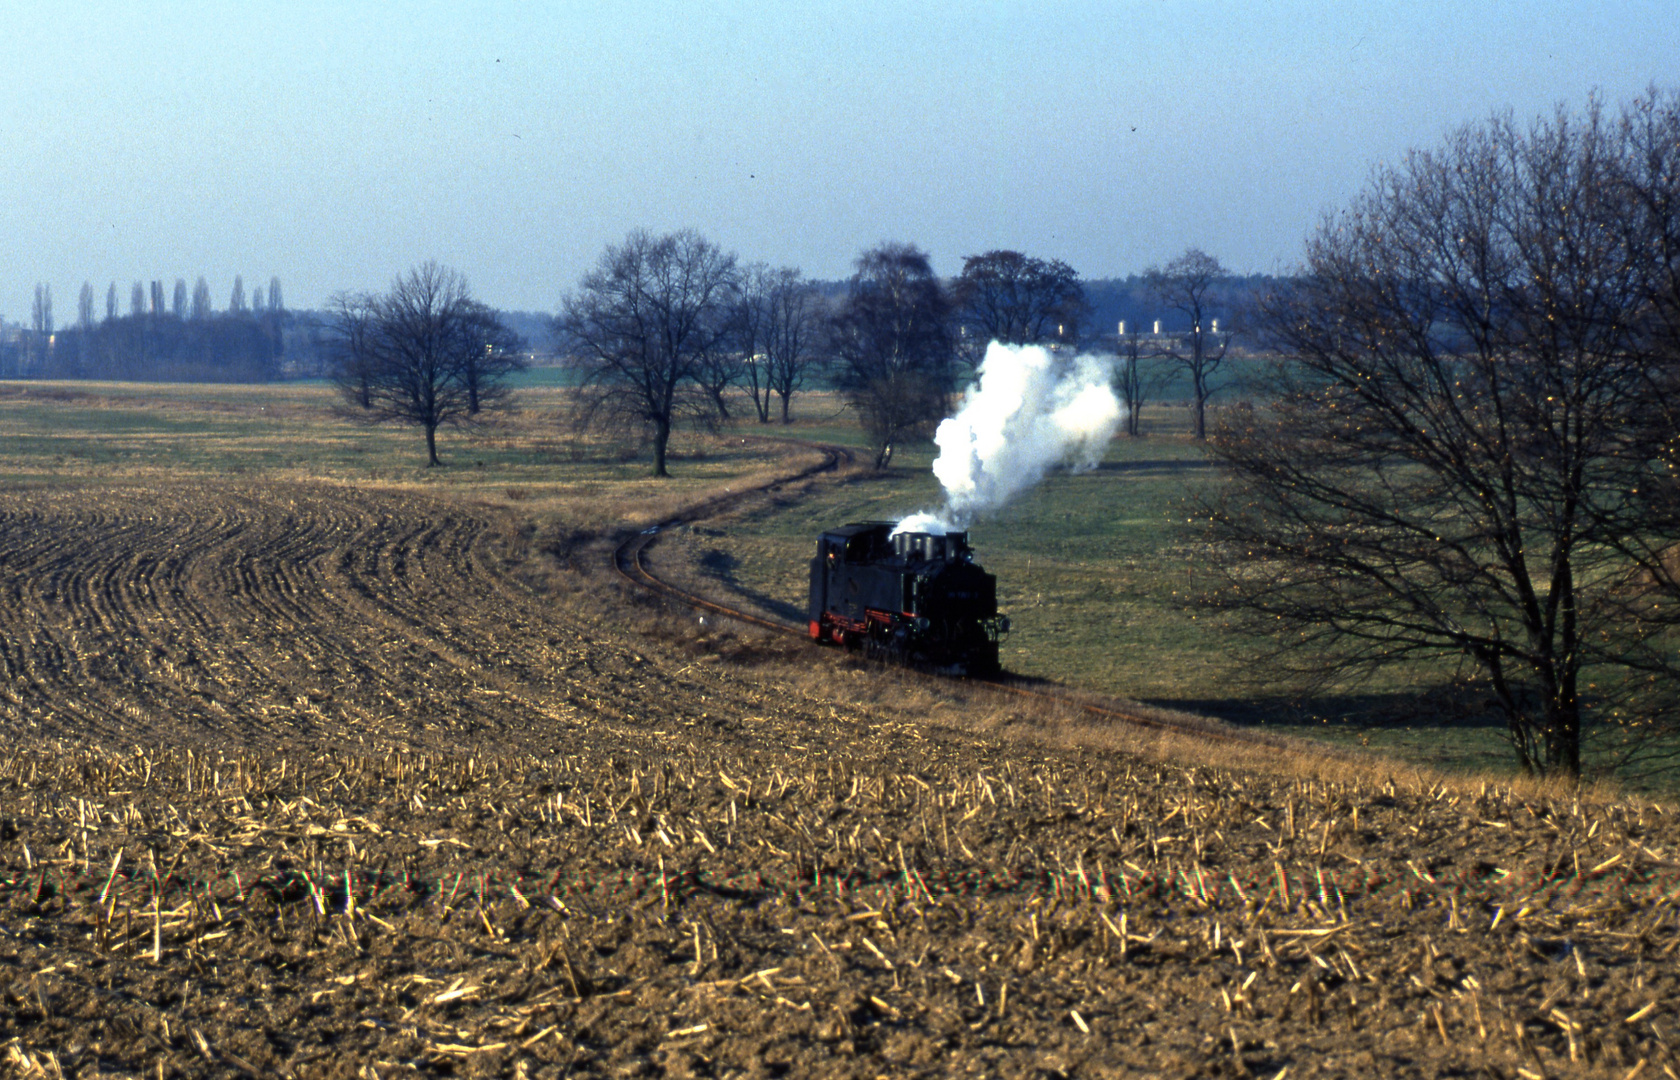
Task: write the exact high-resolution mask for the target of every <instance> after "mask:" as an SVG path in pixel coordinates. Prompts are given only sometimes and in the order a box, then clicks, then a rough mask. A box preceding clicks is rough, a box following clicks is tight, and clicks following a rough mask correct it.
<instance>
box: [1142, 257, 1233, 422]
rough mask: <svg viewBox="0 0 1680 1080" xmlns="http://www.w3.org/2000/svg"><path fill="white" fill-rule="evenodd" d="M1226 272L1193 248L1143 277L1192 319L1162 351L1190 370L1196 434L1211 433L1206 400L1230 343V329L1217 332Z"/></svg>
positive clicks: (1163, 298)
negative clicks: (1218, 294)
mask: <svg viewBox="0 0 1680 1080" xmlns="http://www.w3.org/2000/svg"><path fill="white" fill-rule="evenodd" d="M1224 276H1225V268H1224V267H1223V266H1220V265H1219V260H1218V259H1216V258H1214V257H1213V256H1212V255H1209V254H1207V253H1206V252H1204V251H1202V250H1200V249H1199V248H1190V249H1189V250H1187V251H1186V252H1185V253H1184V254H1182V255H1180V256H1179V257H1178V258H1176V259H1173V260H1172V261H1171V262H1169V263H1167V264H1166V265H1165V266H1152V267H1150V268H1149V269H1148V270H1147V271H1145V272H1144V281H1145V282H1146V283H1147V284H1148V286H1149V291H1150V292H1151V293H1152V294H1154V296H1155V298H1156V299H1157V300H1159V301H1161V302H1162V303H1164V304H1166V305H1167V306H1168V307H1170V308H1172V309H1173V310H1175V311H1178V312H1180V313H1182V314H1184V315H1185V316H1187V317H1188V318H1189V320H1190V330H1189V332H1188V333H1186V334H1185V335H1184V336H1183V337H1182V339H1181V341H1180V343H1179V344H1175V345H1172V346H1169V347H1168V348H1167V350H1166V351H1165V353H1163V355H1165V356H1167V357H1169V358H1171V359H1172V360H1175V361H1177V362H1178V363H1180V364H1182V365H1184V369H1185V372H1186V373H1187V374H1188V375H1189V376H1190V424H1191V432H1192V434H1194V435H1195V437H1196V438H1197V439H1206V438H1207V401H1208V398H1209V397H1211V396H1212V394H1213V391H1214V387H1213V382H1212V380H1213V377H1214V375H1215V373H1217V372H1218V370H1219V366H1220V364H1222V363H1223V362H1224V360H1225V354H1226V352H1227V350H1228V349H1229V348H1230V345H1231V334H1230V333H1229V332H1228V331H1227V332H1226V333H1224V334H1218V333H1215V332H1214V328H1213V322H1214V319H1213V311H1212V307H1213V302H1214V300H1215V295H1214V289H1215V287H1216V285H1217V283H1218V280H1219V279H1220V278H1222V277H1224Z"/></svg>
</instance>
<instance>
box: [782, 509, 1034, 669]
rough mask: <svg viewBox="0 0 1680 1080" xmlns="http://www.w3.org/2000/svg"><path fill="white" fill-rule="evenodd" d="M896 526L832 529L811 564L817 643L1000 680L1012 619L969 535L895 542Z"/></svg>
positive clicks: (913, 536)
mask: <svg viewBox="0 0 1680 1080" xmlns="http://www.w3.org/2000/svg"><path fill="white" fill-rule="evenodd" d="M893 528H894V524H893V523H892V522H889V521H865V522H858V523H854V524H851V525H845V526H843V527H841V528H838V529H831V530H829V531H828V532H825V533H823V534H822V535H821V536H820V537H818V538H817V556H816V558H814V559H812V560H811V609H810V610H811V640H813V641H817V642H821V643H826V644H835V645H843V646H845V647H846V648H849V649H856V648H862V649H863V650H864V652H865V653H866V654H867V655H869V656H873V657H879V658H881V659H884V660H892V661H896V662H898V663H904V664H911V665H915V666H918V667H930V668H935V669H940V670H945V671H951V672H954V673H957V674H965V675H993V674H996V673H997V670H998V640H999V639H1000V638H1001V637H1002V635H1003V634H1005V633H1007V632H1008V631H1009V619H1008V617H1007V616H1002V615H999V614H998V610H997V578H996V577H994V576H993V575H991V574H988V573H986V571H985V570H983V569H981V568H980V567H979V566H977V565H976V564H975V563H974V561H973V552H972V551H971V550H970V548H969V546H968V534H967V533H966V532H952V533H945V534H943V535H938V534H934V533H923V532H902V533H899V534H898V535H896V536H894V535H893Z"/></svg>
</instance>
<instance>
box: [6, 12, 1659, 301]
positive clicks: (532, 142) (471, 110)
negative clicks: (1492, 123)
mask: <svg viewBox="0 0 1680 1080" xmlns="http://www.w3.org/2000/svg"><path fill="white" fill-rule="evenodd" d="M3 10H4V14H5V18H4V22H3V25H0V87H3V88H4V96H3V98H0V100H3V101H4V108H0V237H3V241H0V253H3V259H0V316H3V317H4V318H6V319H7V320H9V321H14V322H18V321H27V320H28V318H29V312H30V303H31V299H32V296H33V290H34V286H35V284H36V283H37V282H44V283H47V284H49V285H51V287H52V291H53V300H54V311H55V315H56V317H57V321H58V323H59V324H60V325H63V324H66V323H68V322H71V321H73V319H74V317H75V307H76V294H77V292H78V291H79V290H80V288H81V284H82V282H83V281H84V280H89V281H92V282H93V286H94V292H95V295H96V297H97V298H98V303H97V306H98V309H99V311H100V312H101V313H102V312H103V310H104V296H105V289H106V286H107V285H108V284H109V283H110V282H112V281H115V282H116V283H117V289H118V294H119V296H120V297H121V298H122V303H123V307H124V309H125V310H126V307H127V298H128V292H129V285H130V283H131V282H133V281H135V280H144V281H147V282H149V281H151V280H153V279H161V280H162V281H163V282H164V288H165V292H166V294H167V292H168V291H169V290H170V289H171V287H172V285H173V282H174V280H175V279H176V278H185V279H186V280H187V283H188V285H189V288H190V286H191V284H192V283H193V281H194V280H195V279H196V278H197V277H198V276H200V275H203V276H204V277H205V278H206V279H207V280H208V281H209V283H210V287H211V291H212V295H213V296H214V298H215V305H216V307H217V308H221V307H223V306H225V305H226V303H227V298H228V294H229V292H230V290H231V286H232V283H233V278H234V275H235V274H242V275H243V276H244V279H245V286H246V289H247V291H249V290H250V288H251V287H252V286H253V285H263V284H266V283H267V281H268V280H269V278H270V276H278V277H279V278H280V280H281V283H282V285H283V288H284V296H285V299H286V301H287V304H288V306H290V307H309V306H315V305H318V304H320V303H321V302H322V301H323V300H324V299H325V298H326V297H327V296H328V295H330V294H331V293H332V292H334V291H335V290H339V289H377V288H383V287H385V286H386V285H387V284H388V283H389V282H390V280H391V278H392V277H393V276H394V275H395V274H397V273H398V272H400V271H402V270H404V269H406V268H408V267H409V266H412V265H413V264H415V263H416V262H419V261H422V260H425V259H428V258H435V259H437V260H439V261H440V262H444V263H447V264H449V265H451V266H453V267H455V268H456V269H458V270H460V271H462V272H463V273H464V274H465V275H466V276H467V278H468V280H469V282H470V283H471V285H472V287H473V289H474V292H475V293H476V294H477V295H478V296H479V297H481V298H482V299H484V300H486V301H487V302H489V303H491V304H495V305H497V306H500V307H504V308H517V309H528V310H537V311H551V310H553V309H554V308H555V306H556V305H557V303H558V301H559V299H560V298H561V296H562V295H563V294H564V293H566V292H567V291H569V290H571V289H573V288H574V287H575V286H576V284H577V280H578V278H579V276H580V275H581V274H582V273H583V272H584V271H585V270H586V269H588V268H589V266H590V265H591V264H593V263H594V262H595V260H596V259H597V258H598V257H599V255H600V253H601V250H602V248H603V247H604V245H606V244H607V243H610V242H615V241H617V240H620V239H622V238H623V236H624V235H625V233H626V232H628V231H629V230H631V229H633V228H637V227H644V228H648V229H650V230H655V231H663V230H668V229H675V228H683V227H692V228H695V229H698V230H700V231H701V232H702V233H704V234H706V235H707V236H709V237H711V238H712V239H713V240H714V241H716V242H717V243H718V244H720V245H721V246H723V247H724V248H726V249H729V250H733V251H735V252H737V253H738V254H739V255H740V256H741V258H742V259H744V260H764V261H767V262H770V263H774V264H780V265H791V266H798V267H800V268H802V269H803V270H804V271H805V272H806V273H807V274H808V275H811V276H813V277H823V278H839V277H844V276H846V275H848V274H849V273H850V268H851V263H852V260H853V259H854V258H855V257H856V255H857V253H858V252H859V251H860V250H862V249H863V248H865V247H868V246H870V245H872V244H874V243H876V242H878V241H881V240H905V241H911V242H914V243H917V244H920V245H921V246H922V247H923V248H925V249H926V250H927V251H929V252H930V253H931V254H932V256H933V259H934V266H935V268H936V269H937V270H938V271H939V272H941V273H944V274H954V273H956V272H957V271H958V270H960V269H961V266H962V259H963V257H964V256H965V255H971V254H978V253H979V252H982V251H986V250H989V249H992V248H1015V249H1018V250H1021V251H1025V252H1027V253H1028V254H1031V255H1038V256H1042V257H1046V258H1061V259H1065V260H1066V261H1067V262H1069V263H1071V264H1072V265H1073V267H1074V268H1075V269H1077V270H1078V271H1079V272H1080V273H1081V274H1083V275H1084V276H1086V277H1111V276H1122V275H1125V274H1129V273H1136V272H1141V271H1142V270H1143V269H1144V268H1145V267H1147V266H1148V265H1150V264H1151V263H1156V262H1160V261H1163V260H1165V259H1168V258H1170V257H1172V256H1173V255H1175V254H1177V253H1178V252H1180V251H1182V250H1183V249H1184V248H1185V247H1187V246H1189V245H1196V246H1199V247H1202V248H1203V249H1205V250H1207V251H1208V252H1210V253H1212V254H1214V255H1216V256H1217V257H1219V258H1220V259H1221V260H1223V261H1224V263H1225V264H1226V265H1227V266H1228V267H1230V268H1232V269H1233V270H1237V271H1256V272H1275V271H1282V270H1287V269H1288V268H1289V267H1290V266H1292V265H1293V264H1294V262H1295V261H1296V260H1297V258H1298V257H1299V253H1300V250H1301V240H1302V238H1303V237H1304V236H1305V235H1306V233H1307V232H1308V231H1309V230H1310V229H1311V228H1312V227H1313V226H1314V225H1315V224H1316V223H1317V221H1318V220H1319V218H1320V216H1321V214H1323V213H1324V212H1325V211H1328V210H1333V209H1335V208H1337V207H1339V206H1341V205H1342V204H1343V203H1344V202H1345V201H1346V200H1347V198H1348V197H1349V196H1350V195H1351V194H1352V193H1354V192H1355V191H1356V190H1358V188H1359V187H1360V185H1361V184H1362V183H1363V182H1364V181H1365V179H1366V178H1367V176H1368V175H1369V172H1370V169H1371V167H1372V165H1373V164H1375V163H1377V162H1380V161H1383V160H1394V159H1396V158H1397V157H1398V156H1399V155H1401V154H1403V153H1404V152H1405V150H1406V149H1407V148H1409V147H1412V146H1428V145H1431V144H1434V143H1436V142H1438V141H1439V140H1440V138H1441V136H1442V135H1443V134H1444V133H1445V132H1447V131H1448V130H1449V129H1451V128H1453V127H1456V126H1458V125H1460V124H1462V123H1465V122H1475V121H1481V120H1485V119H1486V118H1487V117H1488V116H1490V115H1491V114H1492V113H1493V112H1494V111H1495V110H1499V109H1503V108H1507V107H1509V108H1510V109H1512V110H1513V111H1514V112H1515V113H1516V114H1517V115H1518V116H1521V117H1529V116H1533V115H1535V114H1538V113H1541V112H1546V111H1549V110H1550V109H1551V108H1552V107H1553V106H1554V105H1556V104H1558V103H1568V104H1570V105H1572V106H1578V105H1579V104H1580V103H1581V102H1583V101H1584V100H1585V98H1586V97H1587V95H1588V94H1589V93H1590V92H1591V91H1593V90H1594V89H1597V90H1598V91H1599V93H1600V94H1601V96H1602V97H1603V98H1605V99H1606V100H1607V101H1608V102H1610V103H1611V104H1612V105H1614V104H1618V103H1620V102H1621V101H1623V100H1625V99H1627V98H1629V97H1631V96H1633V95H1635V94H1637V93H1638V92H1639V91H1641V90H1642V89H1644V88H1645V87H1646V86H1647V85H1648V84H1651V83H1653V82H1654V83H1656V84H1657V85H1659V86H1663V87H1674V86H1676V85H1680V14H1677V11H1676V8H1675V5H1674V3H1673V0H1660V2H1659V0H1651V2H1643V0H1640V2H1615V0H1612V2H1609V3H1603V2H1601V3H1561V2H1541V0H1530V2H1501V0H1486V2H1481V3H1468V2H1457V3H1405V2H1401V3H1391V4H1373V3H1361V4H1353V3H1305V2H1276V3H1267V2H1264V0H1248V2H1245V3H1236V2H1230V3H1197V2H1189V0H1150V2H1137V0H1106V2H1067V3H1031V2H1025V0H966V2H961V3H932V2H927V3H923V2H917V0H890V2H875V0H850V2H847V3H844V4H841V3H835V4H802V3H786V2H784V3H766V2H762V0H758V2H738V3H700V2H664V3H661V2H644V3H634V4H631V3H620V4H608V3H577V2H572V0H548V2H546V3H541V4H537V3H531V4H512V3H487V2H474V0H456V2H453V3H415V4H407V5H404V4H390V3H382V4H377V5H376V4H365V3H357V2H353V0H352V2H336V3H321V4H316V3H308V2H303V3H257V4H234V3H226V2H225V0H224V2H221V3H215V4H209V3H168V2H156V0H144V2H134V0H128V2H126V3H122V4H115V3H109V2H106V0H92V2H89V3H83V4H63V3H53V4H45V3H36V2H34V0H25V2H21V3H20V2H17V0H13V2H12V3H8V4H6V5H5V6H4V9H3Z"/></svg>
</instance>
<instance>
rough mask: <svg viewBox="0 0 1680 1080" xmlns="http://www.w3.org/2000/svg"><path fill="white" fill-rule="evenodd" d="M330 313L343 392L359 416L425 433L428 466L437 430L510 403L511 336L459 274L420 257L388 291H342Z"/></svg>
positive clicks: (513, 358) (514, 363)
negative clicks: (406, 426) (344, 292)
mask: <svg viewBox="0 0 1680 1080" xmlns="http://www.w3.org/2000/svg"><path fill="white" fill-rule="evenodd" d="M332 310H333V315H334V319H333V329H334V332H335V334H336V337H337V341H338V347H337V353H338V356H337V375H336V381H337V383H338V387H339V391H340V393H341V394H342V395H343V396H344V398H345V399H346V401H347V402H348V403H349V404H350V405H352V406H353V407H354V409H355V410H357V411H356V415H359V416H361V417H363V418H365V419H369V420H374V421H393V422H396V423H402V424H412V425H414V426H416V427H419V428H420V429H421V430H423V431H424V432H425V435H426V465H427V467H431V466H434V465H439V464H441V461H440V459H439V458H438V453H437V431H438V428H440V427H443V426H446V425H459V424H464V423H469V422H471V421H473V420H475V419H476V418H477V417H478V414H480V413H481V412H483V411H485V410H487V409H493V408H498V407H501V406H504V405H505V404H506V403H507V394H508V386H507V382H506V376H507V375H508V374H509V373H511V372H512V371H513V370H515V369H516V368H517V367H518V365H519V361H518V357H517V355H509V353H510V352H511V349H512V347H513V342H514V340H515V339H513V337H512V335H511V334H510V333H509V332H508V331H507V330H506V328H504V327H503V326H502V324H501V321H500V320H499V319H498V318H497V317H496V315H495V313H494V312H493V311H491V310H490V309H489V308H487V307H486V306H485V305H483V304H481V303H479V302H478V301H476V300H474V299H473V298H472V294H471V292H470V291H469V290H468V288H467V282H466V279H465V278H463V277H462V276H461V275H460V274H458V273H456V272H455V271H454V270H451V269H449V268H448V267H446V266H440V265H438V264H437V263H435V262H426V263H422V264H421V265H420V266H417V267H415V268H414V269H412V270H410V271H409V272H408V273H406V274H404V275H402V276H401V277H399V278H397V279H396V281H394V282H392V283H391V291H390V292H388V293H386V294H384V295H357V294H341V295H339V296H336V297H334V298H333V301H332Z"/></svg>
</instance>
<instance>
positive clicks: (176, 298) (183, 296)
mask: <svg viewBox="0 0 1680 1080" xmlns="http://www.w3.org/2000/svg"><path fill="white" fill-rule="evenodd" d="M169 313H170V314H171V315H173V316H175V317H176V318H177V319H185V318H186V317H187V279H186V278H176V279H175V293H174V295H173V296H171V297H170V300H169Z"/></svg>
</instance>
